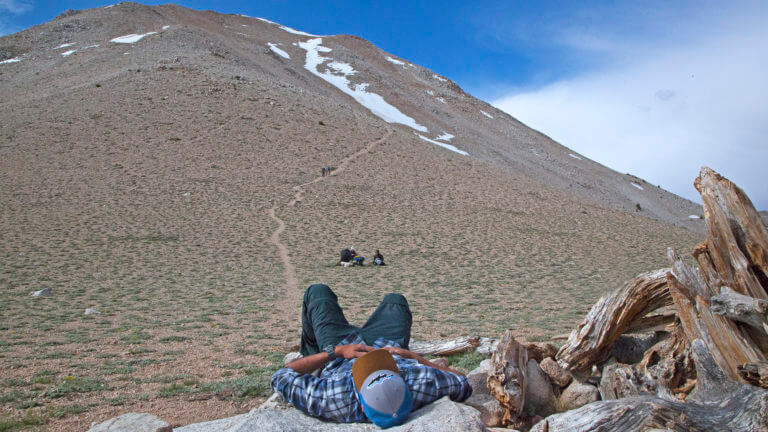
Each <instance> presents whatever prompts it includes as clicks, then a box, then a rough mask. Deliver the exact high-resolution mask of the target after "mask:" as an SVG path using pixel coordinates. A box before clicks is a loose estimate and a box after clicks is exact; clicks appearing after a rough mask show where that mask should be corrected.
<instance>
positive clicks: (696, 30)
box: [494, 9, 768, 209]
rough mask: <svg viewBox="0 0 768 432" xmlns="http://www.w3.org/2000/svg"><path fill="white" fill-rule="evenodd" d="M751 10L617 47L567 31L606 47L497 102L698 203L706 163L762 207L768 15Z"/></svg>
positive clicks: (767, 200) (765, 202) (590, 153)
mask: <svg viewBox="0 0 768 432" xmlns="http://www.w3.org/2000/svg"><path fill="white" fill-rule="evenodd" d="M754 12H755V10H754V9H750V10H749V11H748V13H747V12H745V13H744V14H742V15H741V16H740V17H734V16H729V17H728V19H723V20H722V21H723V24H722V25H720V26H713V25H712V22H713V21H712V17H711V16H710V17H708V18H707V19H702V20H700V21H698V22H695V23H688V24H686V23H685V22H679V23H677V25H678V26H679V27H680V28H679V34H683V35H684V37H681V38H680V39H679V40H675V41H670V40H645V41H644V40H642V38H635V39H633V41H632V42H625V43H623V45H622V46H621V49H620V50H616V49H615V47H614V46H613V45H611V44H610V43H602V42H600V38H599V37H595V36H594V35H589V36H585V37H584V38H581V39H580V38H578V37H571V38H569V40H570V41H571V44H570V45H568V46H570V47H573V46H574V45H577V44H580V45H582V46H585V45H586V46H588V47H589V48H588V49H589V50H591V51H592V54H594V52H600V53H603V54H604V55H602V56H600V55H597V56H596V57H595V59H594V63H595V64H599V65H600V66H599V67H596V68H595V69H592V70H591V71H590V72H586V73H584V74H582V75H580V76H576V77H573V78H570V79H567V80H561V81H556V82H553V83H551V84H549V85H546V86H545V87H543V88H539V89H535V90H531V91H523V92H517V93H514V94H511V95H506V96H504V97H501V98H499V99H498V100H496V101H495V102H494V105H495V106H497V107H498V108H500V109H502V110H504V111H506V112H508V113H509V114H511V115H513V116H515V117H517V118H518V119H520V120H521V121H523V122H525V123H526V124H528V125H529V126H531V127H533V128H535V129H538V130H541V131H542V132H544V133H546V134H548V135H549V136H551V137H552V138H553V139H555V140H557V141H559V142H560V143H561V144H563V145H565V146H567V147H569V148H571V149H573V150H575V151H577V152H579V153H581V154H583V155H585V156H587V157H589V158H591V159H594V160H596V161H598V162H600V163H602V164H604V165H607V166H608V167H611V168H613V169H615V170H617V171H619V172H629V173H632V174H635V175H638V176H640V177H643V178H645V179H647V180H648V181H649V182H651V183H653V184H660V185H661V186H662V187H664V188H665V189H668V190H670V191H672V192H674V193H677V194H679V195H681V196H684V197H686V198H688V199H691V200H695V201H700V199H699V196H698V193H697V192H696V191H695V189H694V188H693V186H692V184H693V180H694V178H695V177H696V176H697V175H698V171H699V168H700V167H701V166H702V165H707V166H710V167H712V168H713V169H715V170H716V171H718V172H720V173H721V174H722V175H724V176H725V177H728V178H729V179H731V180H732V181H734V182H735V183H736V184H738V185H739V186H741V187H742V189H744V190H745V192H746V193H747V195H749V196H750V198H751V199H752V201H753V202H754V203H755V205H756V206H757V207H758V209H768V188H766V187H765V175H764V170H765V168H764V166H765V164H766V162H768V104H767V103H766V102H765V96H766V95H768V79H766V78H765V77H766V71H767V70H768V26H765V25H762V24H760V23H765V22H768V13H758V14H755V13H754ZM725 21H727V23H725ZM686 25H687V26H688V27H687V28H685V26H686ZM606 52H607V53H609V54H605V53H606ZM585 55H588V54H587V53H585ZM606 56H607V58H606Z"/></svg>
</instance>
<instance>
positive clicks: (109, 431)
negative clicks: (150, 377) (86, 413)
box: [88, 413, 171, 432]
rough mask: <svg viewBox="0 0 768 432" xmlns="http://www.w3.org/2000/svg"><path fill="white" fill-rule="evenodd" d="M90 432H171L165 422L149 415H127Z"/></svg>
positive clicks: (96, 425)
mask: <svg viewBox="0 0 768 432" xmlns="http://www.w3.org/2000/svg"><path fill="white" fill-rule="evenodd" d="M88 432H171V426H170V425H169V424H168V423H166V422H165V421H163V420H161V419H159V418H158V417H155V416H153V415H152V414H148V413H127V414H123V415H121V416H120V417H115V418H113V419H109V420H107V421H105V422H103V423H99V424H96V423H95V422H94V424H92V425H91V428H90V429H88Z"/></svg>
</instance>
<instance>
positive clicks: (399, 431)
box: [174, 397, 486, 432]
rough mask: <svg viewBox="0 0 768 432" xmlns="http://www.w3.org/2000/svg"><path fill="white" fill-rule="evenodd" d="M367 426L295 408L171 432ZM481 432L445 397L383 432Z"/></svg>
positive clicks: (354, 431)
mask: <svg viewBox="0 0 768 432" xmlns="http://www.w3.org/2000/svg"><path fill="white" fill-rule="evenodd" d="M380 430H381V429H380V428H379V427H377V426H375V425H373V424H371V423H350V424H340V423H328V422H324V421H322V420H319V419H316V418H313V417H310V416H308V415H306V414H304V413H302V412H300V411H298V410H297V409H295V408H288V409H281V408H268V409H254V410H252V411H251V412H250V413H248V414H243V415H241V416H236V417H231V418H230V419H221V420H216V421H213V422H205V423H197V424H193V425H189V426H184V427H181V428H176V429H174V432H202V431H206V432H251V431H281V432H306V431H314V432H326V431H328V432H358V431H380ZM443 431H466V432H485V431H486V428H485V426H484V425H483V422H482V420H481V419H480V413H479V412H478V411H477V410H476V409H474V408H472V407H469V406H467V405H464V404H460V403H457V402H452V401H451V400H450V399H448V398H447V397H444V398H442V399H440V400H437V401H435V402H433V403H431V404H429V405H427V406H425V407H423V408H421V409H420V410H418V411H416V412H413V413H411V415H410V416H409V418H408V422H406V423H405V424H404V425H401V426H396V427H393V428H389V429H387V432H443Z"/></svg>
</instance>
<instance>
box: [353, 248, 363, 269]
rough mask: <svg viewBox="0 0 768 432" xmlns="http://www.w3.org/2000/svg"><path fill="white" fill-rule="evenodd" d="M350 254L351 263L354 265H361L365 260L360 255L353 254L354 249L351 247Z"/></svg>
mask: <svg viewBox="0 0 768 432" xmlns="http://www.w3.org/2000/svg"><path fill="white" fill-rule="evenodd" d="M349 250H350V252H352V261H354V262H355V264H356V265H359V266H361V265H363V261H365V258H363V257H361V256H360V255H358V254H357V252H355V248H354V247H351V248H349Z"/></svg>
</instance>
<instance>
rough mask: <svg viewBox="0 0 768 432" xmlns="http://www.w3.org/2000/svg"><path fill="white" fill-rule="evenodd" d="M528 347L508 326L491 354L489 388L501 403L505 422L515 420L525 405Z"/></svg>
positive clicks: (518, 421) (513, 422)
mask: <svg viewBox="0 0 768 432" xmlns="http://www.w3.org/2000/svg"><path fill="white" fill-rule="evenodd" d="M527 364H528V351H527V350H526V349H525V347H523V346H522V345H521V344H520V343H519V342H517V341H516V340H515V338H514V337H512V332H511V331H509V330H507V332H506V333H504V336H503V337H502V338H501V340H500V341H499V345H498V347H497V348H496V351H495V352H494V353H493V355H492V356H491V371H490V373H489V374H488V381H487V382H488V391H489V392H490V394H491V396H493V397H494V398H496V400H498V401H499V402H500V403H501V406H503V407H504V409H505V410H506V412H505V413H504V416H503V418H502V420H503V422H504V424H513V425H515V424H518V423H520V421H521V418H520V415H521V413H522V411H523V406H524V405H525V391H526V388H527V385H528V382H527V381H528V380H527V376H526V368H527Z"/></svg>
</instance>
